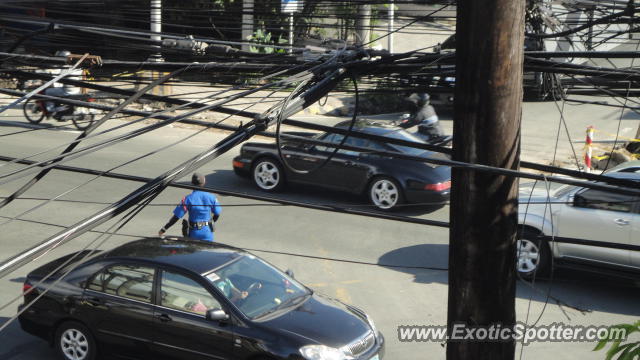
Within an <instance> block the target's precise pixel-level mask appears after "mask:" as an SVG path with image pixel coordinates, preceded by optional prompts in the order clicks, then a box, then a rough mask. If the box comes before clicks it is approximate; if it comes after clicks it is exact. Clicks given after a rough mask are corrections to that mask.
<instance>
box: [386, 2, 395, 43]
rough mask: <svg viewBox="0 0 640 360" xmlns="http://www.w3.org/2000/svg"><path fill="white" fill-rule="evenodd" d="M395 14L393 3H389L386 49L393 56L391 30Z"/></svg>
mask: <svg viewBox="0 0 640 360" xmlns="http://www.w3.org/2000/svg"><path fill="white" fill-rule="evenodd" d="M395 13H396V9H395V5H394V4H393V1H392V2H391V3H389V23H388V24H389V27H388V29H387V30H388V31H389V36H387V49H388V50H389V53H390V54H393V28H394V23H393V21H394V17H395Z"/></svg>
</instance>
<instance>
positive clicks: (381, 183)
mask: <svg viewBox="0 0 640 360" xmlns="http://www.w3.org/2000/svg"><path fill="white" fill-rule="evenodd" d="M369 200H370V201H371V203H372V204H373V205H375V206H376V207H377V208H378V209H381V210H391V209H394V208H395V207H397V206H398V205H400V204H401V203H402V189H400V186H399V185H398V183H397V182H396V181H395V180H393V179H392V178H388V177H379V178H376V179H374V180H373V181H372V182H371V185H369Z"/></svg>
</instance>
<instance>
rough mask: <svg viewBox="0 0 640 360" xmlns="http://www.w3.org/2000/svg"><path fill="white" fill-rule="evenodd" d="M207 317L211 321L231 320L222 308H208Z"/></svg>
mask: <svg viewBox="0 0 640 360" xmlns="http://www.w3.org/2000/svg"><path fill="white" fill-rule="evenodd" d="M206 319H207V320H211V321H225V320H229V315H228V314H227V313H226V312H224V310H222V309H210V310H207V315H206Z"/></svg>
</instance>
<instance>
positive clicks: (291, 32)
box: [289, 13, 293, 53]
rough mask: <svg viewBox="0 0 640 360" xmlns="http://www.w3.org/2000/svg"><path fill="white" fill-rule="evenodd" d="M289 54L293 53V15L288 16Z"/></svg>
mask: <svg viewBox="0 0 640 360" xmlns="http://www.w3.org/2000/svg"><path fill="white" fill-rule="evenodd" d="M289 52H290V53H293V13H290V14H289Z"/></svg>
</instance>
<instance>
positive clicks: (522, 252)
mask: <svg viewBox="0 0 640 360" xmlns="http://www.w3.org/2000/svg"><path fill="white" fill-rule="evenodd" d="M606 175H607V176H610V177H615V178H621V179H630V180H637V181H640V173H637V172H611V173H607V174H606ZM639 185H640V182H639ZM518 218H519V219H518V221H519V224H520V225H521V227H520V229H521V231H520V233H519V237H518V238H519V240H518V244H517V248H518V262H517V267H518V272H519V273H520V275H521V276H522V277H524V278H531V277H533V276H534V274H537V275H538V276H544V275H547V274H548V272H549V271H550V269H551V267H552V266H555V265H564V266H572V267H579V268H582V269H586V270H593V269H598V271H600V272H607V271H608V270H613V271H615V272H616V273H620V274H626V275H630V276H631V277H636V276H640V203H639V202H638V197H634V196H631V195H623V194H616V193H612V192H606V191H602V190H596V189H589V188H583V187H580V186H571V185H565V186H561V187H558V188H556V189H552V190H550V191H549V192H548V191H547V190H546V189H545V185H544V183H540V182H538V186H536V187H535V188H532V187H531V186H529V187H526V186H523V187H521V188H520V207H519V212H518Z"/></svg>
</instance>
